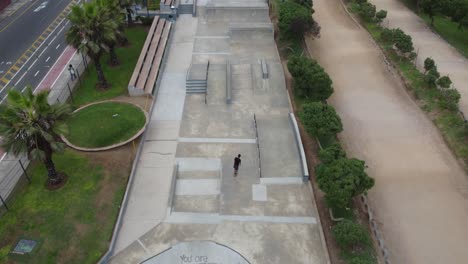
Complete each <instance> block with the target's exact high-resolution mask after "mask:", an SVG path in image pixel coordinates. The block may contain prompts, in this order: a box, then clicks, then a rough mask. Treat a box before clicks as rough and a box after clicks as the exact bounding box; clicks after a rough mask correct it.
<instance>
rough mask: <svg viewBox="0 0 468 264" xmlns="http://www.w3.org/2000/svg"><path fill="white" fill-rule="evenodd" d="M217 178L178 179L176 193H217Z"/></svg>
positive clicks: (218, 188) (218, 187)
mask: <svg viewBox="0 0 468 264" xmlns="http://www.w3.org/2000/svg"><path fill="white" fill-rule="evenodd" d="M219 190H220V186H219V179H178V180H177V182H176V188H175V194H176V195H218V194H219Z"/></svg>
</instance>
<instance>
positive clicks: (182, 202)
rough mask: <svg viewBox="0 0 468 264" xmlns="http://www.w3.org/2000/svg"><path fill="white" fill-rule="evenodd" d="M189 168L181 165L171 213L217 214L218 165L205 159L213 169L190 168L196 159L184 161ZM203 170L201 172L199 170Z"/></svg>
mask: <svg viewBox="0 0 468 264" xmlns="http://www.w3.org/2000/svg"><path fill="white" fill-rule="evenodd" d="M186 161H188V162H186V164H188V165H189V166H188V167H187V168H185V169H184V166H183V165H182V166H181V167H180V168H181V170H180V171H179V173H178V175H177V179H176V185H175V191H174V198H173V207H172V212H184V213H219V194H220V185H221V184H220V180H221V175H220V169H219V168H218V167H219V165H218V164H220V163H219V161H218V160H215V159H212V160H210V159H205V160H204V161H202V162H206V163H210V164H213V165H215V167H213V168H210V167H209V166H208V167H205V168H196V167H192V168H190V167H191V166H190V163H193V162H196V161H197V159H196V158H195V159H190V158H189V159H186ZM201 169H203V170H201Z"/></svg>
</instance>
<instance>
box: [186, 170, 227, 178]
mask: <svg viewBox="0 0 468 264" xmlns="http://www.w3.org/2000/svg"><path fill="white" fill-rule="evenodd" d="M219 173H220V172H219V169H218V170H214V171H193V170H191V171H179V172H178V173H177V179H219V177H220V175H219Z"/></svg>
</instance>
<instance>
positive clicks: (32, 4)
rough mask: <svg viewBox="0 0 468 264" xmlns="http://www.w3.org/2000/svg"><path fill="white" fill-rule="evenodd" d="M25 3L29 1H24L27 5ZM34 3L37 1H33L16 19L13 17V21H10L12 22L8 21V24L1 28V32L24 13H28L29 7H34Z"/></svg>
mask: <svg viewBox="0 0 468 264" xmlns="http://www.w3.org/2000/svg"><path fill="white" fill-rule="evenodd" d="M25 4H27V3H24V4H23V5H25ZM34 4H35V2H32V3H31V5H30V6H29V7H28V8H26V9H25V10H24V11H23V12H22V13H21V14H19V15H18V16H17V17H16V18H15V19H13V20H12V21H10V23H8V24H7V25H6V26H4V27H3V28H2V29H0V32H2V31H4V30H5V29H7V28H8V27H9V26H10V25H11V24H13V23H14V22H15V21H16V20H18V19H19V18H20V17H21V16H22V15H24V13H26V12H27V11H28V10H29V9H31V7H33V6H34ZM23 5H22V6H20V8H21V7H23ZM15 13H16V11H15ZM13 14H14V13H13ZM13 14H11V15H13Z"/></svg>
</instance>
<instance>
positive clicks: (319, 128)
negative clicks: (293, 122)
mask: <svg viewBox="0 0 468 264" xmlns="http://www.w3.org/2000/svg"><path fill="white" fill-rule="evenodd" d="M299 117H300V118H301V121H302V124H303V125H304V127H305V129H306V130H307V133H309V134H311V135H314V136H328V135H335V134H336V133H339V132H341V131H343V125H342V123H341V119H340V117H339V116H338V114H337V113H336V111H335V109H334V108H333V107H332V106H330V105H326V104H323V103H321V102H311V103H305V104H304V105H303V106H302V111H301V112H300V113H299Z"/></svg>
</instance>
